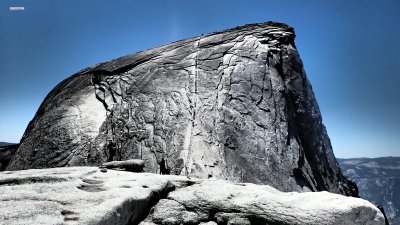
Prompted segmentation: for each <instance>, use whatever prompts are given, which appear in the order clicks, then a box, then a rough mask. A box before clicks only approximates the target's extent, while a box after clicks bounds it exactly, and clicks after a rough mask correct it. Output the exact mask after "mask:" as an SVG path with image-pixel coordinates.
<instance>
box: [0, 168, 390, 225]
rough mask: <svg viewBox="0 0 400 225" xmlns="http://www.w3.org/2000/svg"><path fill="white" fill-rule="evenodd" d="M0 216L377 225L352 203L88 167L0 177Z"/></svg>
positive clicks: (12, 222) (50, 223)
mask: <svg viewBox="0 0 400 225" xmlns="http://www.w3.org/2000/svg"><path fill="white" fill-rule="evenodd" d="M152 207H153V208H152ZM0 208H1V210H0V221H1V222H0V223H2V224H7V225H17V224H18V225H20V224H41V225H54V224H81V225H89V224H90V225H108V224H109V225H128V224H141V225H145V224H148V225H150V224H152V225H154V224H163V225H170V224H191V225H197V224H201V225H216V224H230V225H234V224H235V225H238V224H240V225H244V224H250V225H251V224H257V225H262V224H285V225H292V224H293V225H294V224H296V225H302V224H304V225H309V224H326V225H353V224H354V225H358V224H360V225H361V224H362V225H383V224H384V223H385V221H384V217H383V215H382V213H381V212H380V211H379V209H377V208H376V207H375V206H374V205H373V204H371V203H369V202H368V201H366V200H363V199H360V198H353V197H345V196H343V195H338V194H332V193H328V192H308V193H296V192H289V193H284V192H280V191H278V190H276V189H274V188H272V187H270V186H268V185H256V184H250V183H231V182H230V181H225V180H213V179H209V180H202V179H193V178H190V179H189V178H187V177H185V176H175V175H157V174H152V173H132V172H126V171H116V170H108V171H107V173H102V172H100V171H99V169H98V168H96V167H67V168H52V169H31V170H22V171H5V172H0Z"/></svg>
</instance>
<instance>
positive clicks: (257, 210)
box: [140, 180, 385, 225]
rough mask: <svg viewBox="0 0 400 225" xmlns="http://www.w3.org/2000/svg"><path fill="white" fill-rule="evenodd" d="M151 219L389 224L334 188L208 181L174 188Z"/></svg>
mask: <svg viewBox="0 0 400 225" xmlns="http://www.w3.org/2000/svg"><path fill="white" fill-rule="evenodd" d="M151 212H152V213H151V214H150V215H149V216H148V217H147V218H146V219H145V220H144V222H143V223H142V224H140V225H145V224H152V223H154V224H163V225H174V224H199V223H201V222H203V223H204V222H211V224H213V223H214V224H215V222H216V223H217V224H229V225H250V224H257V225H263V224H283V225H289V224H325V225H330V224H332V225H351V224H359V225H367V224H369V225H372V224H385V221H384V217H383V215H382V214H381V212H380V211H379V210H378V209H377V208H376V207H375V206H374V205H373V204H371V203H370V202H368V201H365V200H362V199H360V198H354V197H345V196H342V195H338V194H332V193H329V192H325V191H324V192H308V193H294V192H289V193H284V192H280V191H278V190H276V189H274V188H272V187H270V186H266V185H255V184H250V183H247V184H244V183H241V184H232V183H229V182H226V181H222V180H209V181H202V182H200V183H197V184H194V185H192V186H189V187H185V188H182V189H178V190H176V191H174V192H171V193H170V194H169V195H168V197H167V198H166V199H161V200H160V201H159V202H158V203H157V205H156V206H154V207H153V209H152V210H151Z"/></svg>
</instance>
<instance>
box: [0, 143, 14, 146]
mask: <svg viewBox="0 0 400 225" xmlns="http://www.w3.org/2000/svg"><path fill="white" fill-rule="evenodd" d="M9 145H16V143H9V142H0V147H4V146H9Z"/></svg>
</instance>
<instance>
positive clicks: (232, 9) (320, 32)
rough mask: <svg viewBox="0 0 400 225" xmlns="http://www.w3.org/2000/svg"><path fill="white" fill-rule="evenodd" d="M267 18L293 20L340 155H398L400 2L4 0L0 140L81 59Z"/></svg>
mask: <svg viewBox="0 0 400 225" xmlns="http://www.w3.org/2000/svg"><path fill="white" fill-rule="evenodd" d="M10 6H23V7H25V10H23V11H10V9H9V7H10ZM269 20H274V21H280V22H285V23H288V24H289V25H291V26H293V27H294V28H295V31H296V34H297V39H296V44H297V47H298V50H299V52H300V55H301V57H302V59H303V62H304V65H305V70H306V72H307V74H308V78H309V79H310V80H311V83H312V85H313V88H314V92H315V94H316V96H317V100H318V102H319V105H320V109H321V111H322V116H323V121H324V123H325V125H326V127H327V130H328V134H329V136H330V138H331V141H332V144H333V148H334V152H335V154H336V156H337V157H361V156H363V157H377V156H400V132H399V128H400V72H399V69H398V67H399V66H400V56H399V55H400V1H398V0H369V1H366V0H363V1H361V0H359V1H356V0H324V1H319V0H315V1H311V0H310V1H307V0H304V1H292V0H279V1H278V0H276V1H251V0H246V1H245V0H241V1H235V0H229V1H227V0H226V1H225V0H224V1H221V0H220V1H217V0H202V1H200V0H198V1H194V0H143V1H130V0H85V1H77V0H25V1H24V0H20V1H18V0H1V1H0V141H8V142H18V141H19V139H20V138H21V136H22V134H23V132H24V130H25V128H26V126H27V124H28V122H29V121H30V120H31V119H32V118H33V116H34V114H35V112H36V110H37V109H38V107H39V105H40V103H41V102H42V101H43V99H44V97H45V96H46V95H47V93H48V92H49V91H50V90H51V89H52V88H53V87H54V86H55V85H56V84H57V83H59V82H60V81H62V80H63V79H65V78H66V77H68V76H69V75H71V74H73V73H75V72H77V71H79V70H81V69H83V68H85V67H88V66H91V65H93V64H96V63H99V62H102V61H106V60H110V59H113V58H116V57H120V56H123V55H126V54H130V53H133V52H136V51H139V50H144V49H148V48H152V47H155V46H159V45H161V44H166V43H169V42H172V41H176V40H180V39H183V38H188V37H193V36H197V35H200V34H202V33H209V32H213V31H219V30H223V29H226V28H231V27H235V26H238V25H244V24H247V23H254V22H264V21H269Z"/></svg>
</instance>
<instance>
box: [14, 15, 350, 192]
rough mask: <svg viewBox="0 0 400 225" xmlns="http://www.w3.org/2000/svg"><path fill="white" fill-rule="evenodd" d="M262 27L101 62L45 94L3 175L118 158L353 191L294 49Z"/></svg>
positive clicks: (278, 28)
mask: <svg viewBox="0 0 400 225" xmlns="http://www.w3.org/2000/svg"><path fill="white" fill-rule="evenodd" d="M294 39H295V34H294V30H293V28H291V27H289V26H287V25H285V24H280V23H274V22H267V23H260V24H250V25H246V26H242V27H237V28H233V29H230V30H225V31H222V32H217V33H211V34H208V35H204V36H200V37H195V38H191V39H186V40H182V41H178V42H174V43H171V44H168V45H165V46H161V47H157V48H154V49H150V50H146V51H142V52H138V53H135V54H132V55H128V56H124V57H121V58H118V59H115V60H112V61H109V62H105V63H100V64H98V65H95V66H93V67H90V68H87V69H85V70H82V71H80V72H78V73H77V74H75V75H73V76H71V77H69V78H67V79H66V80H64V81H63V82H61V83H60V84H59V85H57V86H56V87H55V88H54V89H53V90H52V91H51V92H50V93H49V94H48V96H47V97H46V99H45V100H44V102H43V103H42V105H41V106H40V108H39V110H38V112H37V113H36V115H35V117H34V119H33V120H32V121H31V122H30V124H29V126H28V128H27V130H26V132H25V134H24V136H23V138H22V140H21V146H20V147H19V149H18V151H17V153H16V155H15V157H14V158H13V159H12V161H11V163H10V165H9V166H8V168H7V169H8V170H19V169H29V168H46V167H59V166H78V165H101V163H103V162H105V161H106V159H107V157H106V155H107V154H106V145H107V141H108V140H110V139H112V140H114V141H115V142H116V143H117V146H118V147H117V148H118V149H117V155H116V158H117V160H126V159H132V158H139V159H143V160H145V162H146V166H145V170H146V171H148V172H157V170H158V162H159V161H160V159H161V158H162V157H164V158H165V159H166V161H167V164H168V167H170V168H171V172H172V173H174V174H181V175H188V176H191V177H200V178H206V177H214V178H223V179H229V180H232V181H237V182H252V183H262V184H269V185H271V186H273V187H275V188H278V189H279V190H282V191H294V190H296V191H323V190H327V191H331V192H335V193H342V194H347V195H357V193H354V192H353V191H352V190H354V187H352V184H351V183H349V182H348V181H347V180H346V178H345V177H344V176H343V175H342V173H341V171H340V168H339V165H338V163H337V161H336V159H335V157H334V155H333V151H332V147H331V144H330V140H329V137H328V135H327V133H326V130H325V127H324V125H323V124H322V119H321V115H320V111H319V108H318V104H317V102H316V100H315V97H314V94H313V91H312V88H311V85H310V83H309V81H308V79H307V77H306V74H305V72H304V70H303V65H302V61H301V59H300V57H299V54H298V52H297V50H296V47H295V44H294Z"/></svg>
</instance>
